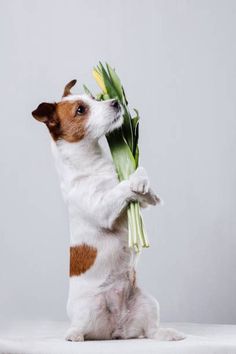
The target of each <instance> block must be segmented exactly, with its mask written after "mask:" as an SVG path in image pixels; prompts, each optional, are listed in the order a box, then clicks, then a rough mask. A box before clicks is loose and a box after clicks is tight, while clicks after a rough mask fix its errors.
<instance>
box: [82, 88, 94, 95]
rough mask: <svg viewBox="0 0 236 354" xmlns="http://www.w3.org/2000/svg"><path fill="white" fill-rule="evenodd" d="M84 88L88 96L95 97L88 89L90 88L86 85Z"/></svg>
mask: <svg viewBox="0 0 236 354" xmlns="http://www.w3.org/2000/svg"><path fill="white" fill-rule="evenodd" d="M83 88H84V92H85V93H86V94H87V95H89V96H92V97H93V94H92V93H91V91H90V90H89V89H88V87H87V86H86V85H83Z"/></svg>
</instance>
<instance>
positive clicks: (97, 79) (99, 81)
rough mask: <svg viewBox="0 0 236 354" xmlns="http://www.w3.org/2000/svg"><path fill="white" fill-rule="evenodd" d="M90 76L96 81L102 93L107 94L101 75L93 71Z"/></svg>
mask: <svg viewBox="0 0 236 354" xmlns="http://www.w3.org/2000/svg"><path fill="white" fill-rule="evenodd" d="M92 74H93V77H94V79H95V80H96V82H97V84H98V86H99V87H100V89H101V90H102V92H103V93H107V89H106V86H105V84H104V81H103V78H102V76H101V74H100V73H99V72H98V71H97V70H96V69H93V71H92Z"/></svg>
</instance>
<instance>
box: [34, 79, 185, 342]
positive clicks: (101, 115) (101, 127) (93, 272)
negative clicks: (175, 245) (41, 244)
mask: <svg viewBox="0 0 236 354" xmlns="http://www.w3.org/2000/svg"><path fill="white" fill-rule="evenodd" d="M75 83H76V80H73V81H71V82H69V83H68V84H67V85H66V87H65V90H64V94H63V97H62V100H61V101H60V102H58V103H45V102H44V103H41V104H40V105H39V106H38V108H37V109H36V110H34V111H33V112H32V115H33V117H34V118H35V119H37V120H38V121H40V122H43V123H45V124H46V126H47V127H48V129H49V132H50V134H51V137H52V152H53V155H54V158H55V161H56V167H57V170H58V173H59V176H60V181H61V189H62V194H63V197H64V200H65V202H66V204H67V206H68V210H69V222H70V286H69V299H68V304H67V312H68V316H69V318H70V320H71V326H70V328H69V330H68V331H67V334H66V339H67V340H69V341H83V340H85V339H128V338H152V339H156V340H181V339H183V338H184V335H183V334H181V333H179V332H177V331H176V330H174V329H171V328H165V329H164V328H160V326H159V305H158V302H157V301H156V300H155V299H154V298H153V297H152V296H150V295H148V294H146V293H145V292H144V291H143V290H141V289H140V288H139V287H138V286H137V284H136V274H135V264H136V258H137V255H136V254H135V253H134V251H133V250H131V249H130V248H129V247H128V237H127V234H128V231H127V213H126V207H127V205H128V204H129V202H130V201H138V202H139V203H140V205H141V206H146V205H148V204H152V205H155V204H157V203H158V202H159V201H160V200H159V198H158V197H157V196H156V195H155V193H154V192H153V191H152V190H151V189H150V187H149V180H148V177H147V175H146V172H145V170H144V169H143V168H141V167H139V168H138V169H137V170H136V171H135V172H134V173H133V174H132V175H131V176H130V178H129V179H128V180H125V181H122V182H119V181H118V178H117V175H116V171H115V168H114V166H113V164H112V162H111V161H110V160H109V159H108V158H107V157H106V156H105V155H104V153H103V152H102V149H101V147H100V145H99V142H98V141H99V139H100V138H101V137H102V136H104V135H105V134H108V133H109V132H111V131H113V130H114V129H117V128H119V127H120V126H121V125H122V122H123V119H122V112H121V108H120V105H119V103H118V101H117V100H114V99H112V100H107V101H97V100H95V99H94V98H92V97H90V96H88V95H74V94H71V92H70V89H71V88H72V87H73V86H74V85H75Z"/></svg>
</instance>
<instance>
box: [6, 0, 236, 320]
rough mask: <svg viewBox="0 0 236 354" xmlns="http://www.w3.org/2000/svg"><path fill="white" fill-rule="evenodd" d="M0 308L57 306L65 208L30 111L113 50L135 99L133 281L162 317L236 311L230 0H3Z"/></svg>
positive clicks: (39, 314)
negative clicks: (138, 226) (144, 200)
mask: <svg viewBox="0 0 236 354" xmlns="http://www.w3.org/2000/svg"><path fill="white" fill-rule="evenodd" d="M0 7H1V21H0V36H1V77H2V79H1V88H0V89H1V140H0V143H1V149H0V164H1V174H0V187H1V191H0V193H1V199H0V200H1V209H0V214H1V223H0V232H1V234H0V236H1V238H0V315H1V316H2V318H16V317H24V318H48V319H64V318H65V317H66V313H65V304H66V298H67V288H68V276H67V273H68V271H67V270H68V260H69V259H68V240H69V232H68V220H67V213H66V209H65V207H64V204H63V202H62V198H61V195H60V189H59V184H58V177H57V174H56V171H55V168H54V164H53V159H52V157H51V154H50V147H49V135H48V132H47V130H46V128H45V127H44V126H43V125H40V124H38V123H37V122H36V121H34V120H33V118H32V117H31V111H32V110H33V109H34V108H35V107H36V106H37V105H38V104H39V103H40V102H42V101H45V100H46V101H47V100H48V101H50V100H51V101H53V100H58V99H59V98H60V96H61V93H62V91H63V87H64V85H65V83H67V82H68V81H69V80H71V79H74V78H77V79H78V80H79V84H80V85H79V86H77V88H76V90H81V84H82V83H83V82H86V83H87V84H88V86H89V87H92V88H94V89H95V84H94V82H93V79H92V76H91V68H92V67H93V65H95V64H96V63H97V62H98V61H99V60H102V61H108V62H109V63H110V64H111V65H112V66H115V67H116V68H117V71H118V73H119V75H120V77H121V78H122V81H123V83H124V86H125V88H126V91H127V95H128V98H129V101H130V104H131V105H132V106H134V107H137V108H139V110H140V113H141V116H142V122H141V141H140V150H141V162H142V165H144V166H145V167H146V169H147V171H148V173H149V175H150V178H151V181H152V185H153V187H154V189H156V190H157V191H158V192H159V194H160V195H161V197H162V198H163V199H164V202H165V204H164V206H163V207H159V208H152V209H149V210H148V211H147V212H145V220H146V227H147V229H148V234H149V238H150V240H151V244H152V246H151V248H150V249H149V250H145V251H144V252H143V254H142V257H141V260H140V264H139V282H140V284H142V285H143V286H144V287H145V288H146V289H147V290H149V291H150V292H152V293H153V294H154V295H155V296H156V297H157V298H158V300H159V302H160V305H161V313H162V319H163V320H166V321H194V322H200V321H201V322H218V323H236V306H235V296H236V280H235V269H236V257H235V250H236V237H235V234H236V223H235V210H236V198H235V197H236V195H235V194H236V193H235V192H236V183H235V179H236V168H235V152H236V118H235V113H236V104H235V102H236V100H235V98H236V97H235V96H236V66H235V63H236V41H235V34H236V2H235V1H233V0H232V1H230V0H221V1H217V0H214V1H213V0H212V1H210V0H195V1H193V0H188V1H187V0H175V1H174V0H172V1H171V0H161V1H156V0H153V1H152V0H145V1H144V0H139V1H137V0H123V1H121V0H100V1H91V0H86V1H85V0H84V1H82V0H67V1H66V0H57V1H42V0H34V1H32V0H22V1H20V0H16V1H12V0H11V1H1V4H0Z"/></svg>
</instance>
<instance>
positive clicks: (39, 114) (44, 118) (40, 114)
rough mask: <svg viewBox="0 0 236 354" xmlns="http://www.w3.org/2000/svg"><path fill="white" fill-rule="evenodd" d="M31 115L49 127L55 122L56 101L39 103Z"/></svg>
mask: <svg viewBox="0 0 236 354" xmlns="http://www.w3.org/2000/svg"><path fill="white" fill-rule="evenodd" d="M32 116H33V117H34V118H35V119H37V120H38V121H40V122H43V123H45V124H46V125H48V126H49V127H50V126H51V127H53V126H55V125H56V124H57V119H56V103H46V102H43V103H40V105H39V106H38V107H37V108H36V109H35V110H34V111H33V112H32Z"/></svg>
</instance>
